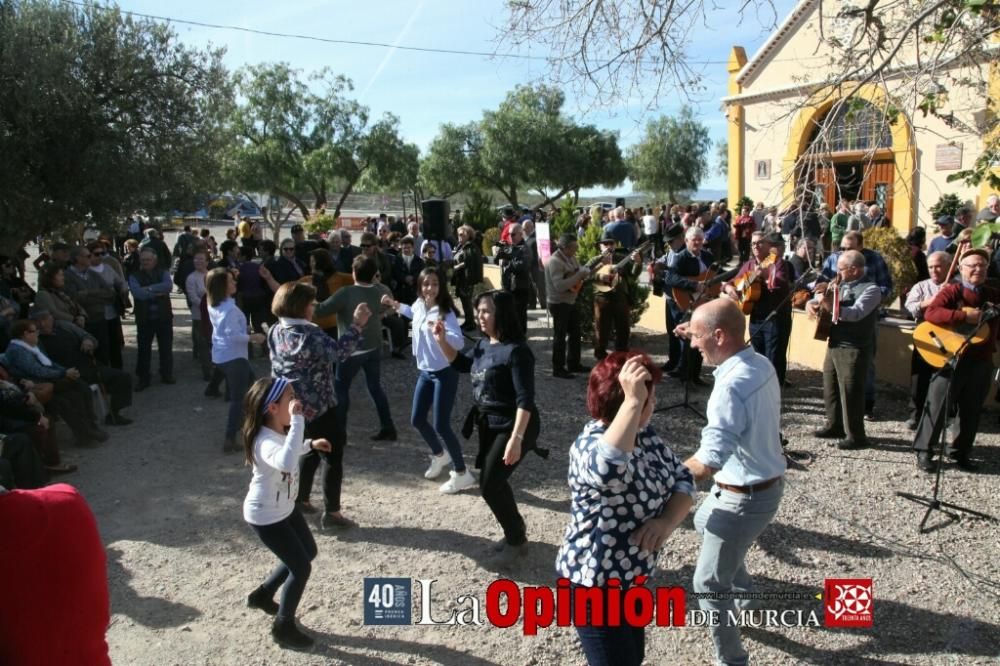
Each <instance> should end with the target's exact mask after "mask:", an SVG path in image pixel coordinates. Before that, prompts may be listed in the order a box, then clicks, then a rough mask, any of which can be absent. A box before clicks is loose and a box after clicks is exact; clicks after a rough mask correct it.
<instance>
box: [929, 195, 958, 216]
mask: <svg viewBox="0 0 1000 666" xmlns="http://www.w3.org/2000/svg"><path fill="white" fill-rule="evenodd" d="M964 205H965V202H963V201H962V200H961V199H959V198H958V195H957V194H943V195H941V198H940V199H938V200H937V203H936V204H934V205H933V206H931V215H933V216H934V217H935V219H936V218H938V217H940V216H941V215H954V214H955V213H957V212H958V209H959V208H961V207H962V206H964Z"/></svg>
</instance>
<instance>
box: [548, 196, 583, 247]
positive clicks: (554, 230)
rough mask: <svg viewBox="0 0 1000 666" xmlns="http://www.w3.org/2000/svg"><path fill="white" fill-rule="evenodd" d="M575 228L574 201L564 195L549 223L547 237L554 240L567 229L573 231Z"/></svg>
mask: <svg viewBox="0 0 1000 666" xmlns="http://www.w3.org/2000/svg"><path fill="white" fill-rule="evenodd" d="M575 228H576V201H575V200H574V199H572V198H570V197H566V198H564V199H563V201H562V204H561V205H560V206H559V212H557V213H556V214H555V215H554V216H553V217H552V221H551V222H550V224H549V238H551V239H552V241H553V242H555V241H556V239H558V238H559V236H561V235H562V234H564V233H566V232H567V231H573V230H574V229H575Z"/></svg>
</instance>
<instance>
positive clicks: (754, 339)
mask: <svg viewBox="0 0 1000 666" xmlns="http://www.w3.org/2000/svg"><path fill="white" fill-rule="evenodd" d="M750 251H751V252H752V253H753V256H751V257H750V259H749V260H747V262H746V263H744V264H743V265H742V266H740V268H739V272H738V273H737V274H736V276H735V277H734V278H733V279H732V281H730V282H726V283H725V284H724V285H723V291H724V292H725V293H726V294H727V295H728V296H730V297H731V298H733V299H736V300H737V301H739V300H740V296H741V294H739V292H738V291H737V289H736V286H735V285H736V284H737V283H739V282H740V281H741V280H744V281H745V280H748V279H749V278H750V277H751V276H752V275H753V274H754V273H755V272H756V273H757V275H756V279H755V280H754V284H756V285H758V288H759V290H760V297H759V299H758V300H757V301H756V302H754V304H753V310H751V311H750V344H752V345H753V348H754V351H756V352H757V353H758V354H761V355H762V356H766V357H767V359H768V360H769V361H771V365H773V366H774V371H775V373H776V374H777V375H778V386H781V385H783V384H784V383H785V368H786V366H787V359H786V352H787V351H788V338H789V336H791V333H792V326H791V324H792V318H791V312H792V302H791V299H790V298H788V292H789V290H790V289H791V284H792V267H791V266H790V265H789V264H788V262H787V261H785V260H784V259H782V258H781V256H780V255H775V256H772V255H771V242H770V241H769V240H768V238H767V234H765V233H764V232H762V231H755V232H753V234H751V236H750ZM762 266H763V267H762ZM772 313H774V314H773V315H772Z"/></svg>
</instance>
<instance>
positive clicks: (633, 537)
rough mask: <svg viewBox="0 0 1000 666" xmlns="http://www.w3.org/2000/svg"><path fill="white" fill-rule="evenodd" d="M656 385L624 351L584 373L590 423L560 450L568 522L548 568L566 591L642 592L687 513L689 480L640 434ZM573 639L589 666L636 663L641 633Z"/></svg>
mask: <svg viewBox="0 0 1000 666" xmlns="http://www.w3.org/2000/svg"><path fill="white" fill-rule="evenodd" d="M659 379H660V369H659V368H657V367H656V365H654V364H653V361H652V359H650V358H649V356H647V355H646V354H643V353H640V352H634V351H630V352H615V353H613V354H610V355H609V356H607V357H606V358H605V359H604V360H602V361H601V362H600V363H598V364H597V366H596V367H595V368H594V370H593V372H591V373H590V382H589V385H588V386H587V408H588V410H589V411H590V414H591V416H593V417H594V420H592V421H590V422H589V423H588V424H587V425H586V426H584V428H583V432H582V433H580V435H579V437H577V438H576V441H575V442H574V443H573V447H572V448H571V449H570V459H569V487H570V492H571V494H572V496H573V501H572V504H571V506H570V513H571V518H570V524H569V526H568V527H567V528H566V536H565V538H564V539H563V545H562V547H561V548H560V549H559V555H558V557H557V558H556V570H557V571H558V572H559V575H560V576H562V577H564V578H567V579H569V581H570V583H571V584H572V585H574V586H580V587H597V588H602V589H604V590H607V588H608V587H609V581H611V580H613V579H616V580H617V581H618V582H619V583H620V586H621V589H622V590H625V589H627V588H629V587H631V586H633V585H642V584H644V582H645V581H644V580H638V579H640V578H642V577H647V578H648V577H649V576H651V575H652V574H653V570H654V568H655V566H656V558H657V556H658V555H659V550H660V548H661V547H662V546H663V543H664V542H665V541H666V540H667V537H669V536H670V534H671V533H672V532H673V531H674V529H675V528H676V527H677V526H678V525H679V524H680V523H681V521H682V520H684V517H685V516H687V514H688V511H689V510H690V508H691V505H692V503H693V497H694V478H693V477H692V475H691V472H690V471H689V470H688V468H687V467H685V466H684V465H683V464H682V463H681V460H680V459H679V458H678V457H677V456H676V455H674V452H673V451H671V450H670V447H668V446H667V445H666V444H665V443H664V441H663V440H662V439H660V437H659V435H657V434H656V432H655V431H654V430H653V428H652V427H651V426H650V425H649V421H650V418H651V417H652V415H653V408H654V407H655V406H656V388H655V387H656V383H657V382H658V381H659ZM619 596H620V598H621V599H624V598H625V597H626V595H624V594H620V595H619ZM629 598H632V595H629ZM605 601H607V595H605ZM620 610H621V615H620V617H622V618H624V617H627V616H626V614H625V612H624V608H621V609H620ZM587 621H588V623H589V622H590V621H591V616H590V610H589V609H588V612H587ZM599 624H600V625H603V624H604V623H603V622H601V623H599ZM577 633H578V634H579V636H580V643H581V644H582V645H583V652H584V655H586V657H587V662H588V663H589V664H590V665H591V666H598V665H610V664H618V665H633V664H634V665H635V666H639V664H641V663H642V660H643V656H644V654H645V640H646V639H645V630H644V629H643V628H642V627H632V626H628V625H627V623H626V624H624V626H587V625H583V626H581V625H578V626H577Z"/></svg>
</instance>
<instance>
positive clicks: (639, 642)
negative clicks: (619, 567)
mask: <svg viewBox="0 0 1000 666" xmlns="http://www.w3.org/2000/svg"><path fill="white" fill-rule="evenodd" d="M576 587H578V586H576V585H573V586H572V588H573V589H575V588H576ZM603 596H604V600H605V602H607V598H608V597H607V590H606V589H605V591H604V593H603ZM571 598H572V597H571ZM619 599H620V606H619V614H620V617H622V618H624V617H625V594H624V592H622V594H621V596H620V597H619ZM604 608H605V609H607V608H608V605H607V603H605V605H604ZM591 611H592V608H591V606H590V605H589V604H588V605H587V611H586V612H587V623H588V624H585V625H579V626H577V627H576V635H577V636H579V638H580V646H581V647H582V648H583V655H584V656H585V657H586V658H587V664H588V666H641V664H642V660H643V659H644V658H645V655H646V628H645V627H632V626H629V624H628V623H627V622H625V621H624V620H623V621H622V623H621V626H618V627H610V626H603V627H594V626H591V625H590V622H591ZM572 612H573V615H574V616H575V615H576V609H575V607H574V608H573V611H572ZM606 620H607V610H605V621H606Z"/></svg>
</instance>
